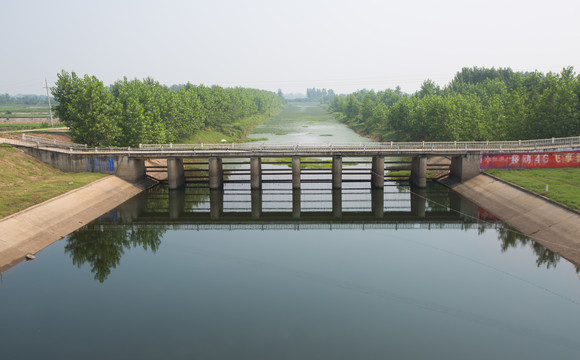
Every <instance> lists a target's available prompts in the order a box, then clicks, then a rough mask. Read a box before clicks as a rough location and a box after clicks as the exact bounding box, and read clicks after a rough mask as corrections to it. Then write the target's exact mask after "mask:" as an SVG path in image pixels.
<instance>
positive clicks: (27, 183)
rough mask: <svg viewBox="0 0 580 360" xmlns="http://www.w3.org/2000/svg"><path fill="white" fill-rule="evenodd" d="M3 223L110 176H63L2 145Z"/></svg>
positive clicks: (0, 201) (0, 213)
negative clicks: (42, 203)
mask: <svg viewBox="0 0 580 360" xmlns="http://www.w3.org/2000/svg"><path fill="white" fill-rule="evenodd" d="M0 166H1V167H2V181H1V182H0V219H1V218H3V217H5V216H7V215H10V214H14V213H17V212H18V211H21V210H24V209H26V208H28V207H30V206H33V205H36V204H39V203H41V202H43V201H46V200H48V199H51V198H53V197H55V196H58V195H61V194H64V193H66V192H67V191H70V190H73V189H76V188H79V187H81V186H84V185H86V184H88V183H90V182H92V181H95V180H97V179H100V178H102V177H104V176H106V175H104V174H97V173H63V172H62V171H60V170H57V169H54V168H52V167H50V166H48V165H46V164H44V163H41V162H39V161H37V160H36V159H34V158H32V157H30V156H28V155H26V154H24V153H23V152H21V151H18V150H16V149H13V148H11V147H9V146H6V145H0Z"/></svg>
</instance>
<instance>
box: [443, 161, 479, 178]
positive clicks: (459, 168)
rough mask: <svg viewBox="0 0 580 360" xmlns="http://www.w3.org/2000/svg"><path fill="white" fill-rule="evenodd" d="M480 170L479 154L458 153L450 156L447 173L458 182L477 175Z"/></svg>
mask: <svg viewBox="0 0 580 360" xmlns="http://www.w3.org/2000/svg"><path fill="white" fill-rule="evenodd" d="M480 172H481V170H480V169H479V155H460V156H454V157H452V158H451V166H450V167H449V175H450V176H452V177H454V178H456V179H457V180H459V181H460V182H464V181H467V180H469V179H471V178H473V177H475V176H477V175H479V173H480Z"/></svg>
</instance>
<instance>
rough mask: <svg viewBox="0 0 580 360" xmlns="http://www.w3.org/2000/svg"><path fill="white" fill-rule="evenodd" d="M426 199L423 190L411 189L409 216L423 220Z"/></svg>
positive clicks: (425, 193)
mask: <svg viewBox="0 0 580 360" xmlns="http://www.w3.org/2000/svg"><path fill="white" fill-rule="evenodd" d="M426 197H427V190H426V189H425V188H417V187H411V214H413V215H414V216H416V217H418V218H421V219H423V218H425V209H426V202H427V200H426ZM452 208H453V207H452Z"/></svg>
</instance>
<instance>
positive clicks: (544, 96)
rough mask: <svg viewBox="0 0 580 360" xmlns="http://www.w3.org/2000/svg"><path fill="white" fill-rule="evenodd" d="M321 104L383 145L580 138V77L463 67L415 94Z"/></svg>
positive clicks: (366, 94) (387, 93) (370, 94)
mask: <svg viewBox="0 0 580 360" xmlns="http://www.w3.org/2000/svg"><path fill="white" fill-rule="evenodd" d="M321 103H323V104H328V109H329V111H330V112H332V113H334V114H335V116H336V117H337V118H338V119H340V120H342V121H344V122H345V123H347V124H348V125H349V126H351V127H352V128H353V129H354V130H356V131H357V132H360V133H363V134H365V135H367V136H371V137H373V138H376V139H379V140H382V141H386V140H389V141H390V140H394V141H421V140H425V141H454V140H457V141H469V140H523V139H534V138H535V139H538V138H551V137H566V136H577V135H579V134H580V76H578V75H576V74H575V73H574V71H573V68H571V67H569V68H566V69H563V70H562V71H561V72H560V73H559V74H558V73H547V74H543V73H540V72H537V71H536V72H531V73H530V72H526V73H523V72H514V71H513V70H511V69H509V68H500V69H495V68H491V69H489V68H477V67H474V68H464V69H462V70H461V71H460V72H458V73H457V74H456V76H455V78H454V79H453V80H452V81H451V83H450V84H449V85H447V86H445V87H444V88H440V87H439V86H438V85H437V84H435V83H434V82H433V81H431V80H426V81H424V82H423V84H422V86H421V89H420V90H419V91H417V92H416V93H415V94H405V93H403V92H401V90H400V89H399V88H397V89H395V90H390V89H388V90H384V91H378V92H375V91H367V90H361V91H358V92H355V93H353V94H349V95H340V96H333V95H327V96H323V97H322V98H321Z"/></svg>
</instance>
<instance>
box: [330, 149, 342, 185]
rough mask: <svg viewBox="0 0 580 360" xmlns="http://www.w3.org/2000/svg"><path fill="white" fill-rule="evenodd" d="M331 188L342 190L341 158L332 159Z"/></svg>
mask: <svg viewBox="0 0 580 360" xmlns="http://www.w3.org/2000/svg"><path fill="white" fill-rule="evenodd" d="M332 188H333V189H342V157H341V156H333V157H332Z"/></svg>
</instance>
